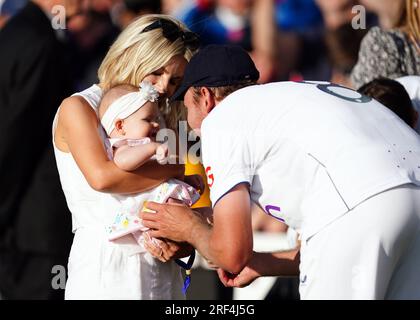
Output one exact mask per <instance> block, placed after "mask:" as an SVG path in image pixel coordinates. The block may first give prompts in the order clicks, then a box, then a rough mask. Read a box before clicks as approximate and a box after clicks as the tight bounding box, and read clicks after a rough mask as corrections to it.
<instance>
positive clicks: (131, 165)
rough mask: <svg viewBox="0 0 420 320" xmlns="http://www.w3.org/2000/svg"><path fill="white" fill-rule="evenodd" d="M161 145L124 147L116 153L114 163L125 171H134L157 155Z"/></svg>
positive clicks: (149, 144)
mask: <svg viewBox="0 0 420 320" xmlns="http://www.w3.org/2000/svg"><path fill="white" fill-rule="evenodd" d="M159 145H160V144H159V143H156V142H151V143H147V144H142V145H138V146H134V147H131V146H128V145H123V146H121V147H118V148H117V149H116V150H115V151H114V163H115V164H116V165H117V167H118V168H120V169H121V170H124V171H134V170H136V169H137V168H139V167H141V166H142V165H143V164H145V163H146V162H147V161H148V160H150V158H151V157H152V156H154V155H155V153H156V150H157V148H158V147H159Z"/></svg>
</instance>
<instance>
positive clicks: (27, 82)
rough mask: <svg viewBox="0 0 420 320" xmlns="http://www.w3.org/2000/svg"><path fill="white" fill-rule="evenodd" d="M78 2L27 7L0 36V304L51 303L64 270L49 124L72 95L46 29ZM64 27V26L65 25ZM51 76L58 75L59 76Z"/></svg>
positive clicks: (44, 0) (66, 243)
mask: <svg viewBox="0 0 420 320" xmlns="http://www.w3.org/2000/svg"><path fill="white" fill-rule="evenodd" d="M83 4H84V0H71V1H69V0H67V1H63V0H33V1H29V2H28V3H27V5H26V6H25V7H24V8H23V9H22V11H20V12H19V13H17V14H16V15H15V16H13V17H12V18H11V19H10V20H9V22H8V23H7V24H6V26H5V27H4V28H3V29H2V30H1V31H0V47H1V50H0V67H1V70H2V71H1V73H0V128H1V129H2V134H1V135H0V146H1V148H0V187H1V190H2V196H1V197H0V292H1V295H2V297H3V298H5V299H55V298H62V297H63V290H54V289H53V288H52V286H51V280H52V277H53V276H54V275H53V274H52V268H53V267H54V266H55V265H60V266H66V264H67V256H68V253H69V248H70V244H71V221H70V215H69V212H68V210H67V206H66V202H65V199H64V196H63V194H62V192H61V190H60V182H59V178H58V174H57V169H56V166H55V163H54V154H53V149H52V146H51V139H52V137H51V123H52V120H53V117H54V114H55V112H56V110H57V108H58V106H59V104H60V101H61V100H62V99H63V98H64V97H66V96H67V95H68V94H69V93H70V92H72V90H73V88H72V82H71V79H69V78H68V75H69V72H68V71H67V70H68V69H67V67H68V65H69V63H68V61H67V59H66V56H67V51H66V49H65V47H64V45H63V43H61V42H60V40H59V38H58V34H59V32H60V31H62V30H54V29H53V26H52V24H51V20H50V19H51V18H50V17H51V10H52V8H53V6H55V5H64V6H65V9H66V10H65V13H66V15H67V19H71V18H70V17H72V16H74V15H76V14H77V13H78V12H80V10H82V8H83ZM69 21H70V20H69ZM57 70H60V72H58V71H57Z"/></svg>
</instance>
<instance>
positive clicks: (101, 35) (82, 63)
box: [67, 0, 120, 90]
mask: <svg viewBox="0 0 420 320" xmlns="http://www.w3.org/2000/svg"><path fill="white" fill-rule="evenodd" d="M89 1H91V2H90V4H91V5H90V8H89V10H86V11H84V12H81V13H80V14H78V15H76V16H74V17H72V19H71V20H70V21H69V22H68V23H67V27H68V30H69V39H68V40H69V42H70V43H71V54H72V59H71V60H72V61H73V62H74V63H73V64H72V66H71V70H72V74H73V77H74V78H75V79H76V84H77V87H76V89H77V90H83V89H85V88H87V87H89V86H90V85H91V84H92V83H94V82H97V81H98V77H97V70H98V68H99V65H100V63H101V61H102V60H103V58H104V57H105V54H106V52H107V51H108V49H109V47H110V46H111V44H112V43H113V41H114V40H115V38H116V37H117V36H118V34H119V33H120V29H119V28H118V26H116V25H114V23H113V20H112V19H111V12H112V8H113V7H114V5H115V0H89Z"/></svg>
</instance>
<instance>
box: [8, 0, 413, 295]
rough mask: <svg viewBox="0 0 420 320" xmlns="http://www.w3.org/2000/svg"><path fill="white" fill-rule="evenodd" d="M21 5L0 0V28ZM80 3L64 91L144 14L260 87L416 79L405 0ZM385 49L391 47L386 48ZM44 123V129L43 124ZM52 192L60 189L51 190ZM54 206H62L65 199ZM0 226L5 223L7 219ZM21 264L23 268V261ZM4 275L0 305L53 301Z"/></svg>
mask: <svg viewBox="0 0 420 320" xmlns="http://www.w3.org/2000/svg"><path fill="white" fill-rule="evenodd" d="M27 2H28V1H27V0H0V30H1V29H2V28H4V27H5V25H6V24H7V23H8V21H9V19H11V18H12V17H13V16H14V15H16V14H17V13H18V12H19V10H21V9H22V8H23V7H24V6H25V5H26V4H27ZM85 2H86V4H85V7H84V11H83V12H79V13H77V15H76V16H73V17H72V19H71V20H68V23H67V26H66V29H64V30H61V31H62V33H61V39H62V42H63V44H65V47H66V55H68V57H67V64H68V70H69V72H70V73H71V74H70V80H71V85H69V87H68V94H70V93H72V92H76V91H80V90H82V89H84V88H87V87H89V86H90V85H91V84H93V83H96V82H97V70H98V67H99V65H100V63H101V61H102V59H103V58H104V56H105V54H106V52H107V51H108V49H109V47H110V45H111V44H112V42H113V41H114V40H115V39H116V37H117V36H118V34H119V33H120V32H121V30H123V29H124V28H125V27H126V26H127V25H129V24H130V22H132V21H133V20H134V19H136V18H138V17H140V16H142V15H145V14H152V13H163V14H168V15H171V16H174V17H176V18H178V19H179V20H181V21H183V22H184V23H185V24H186V25H187V26H188V27H189V28H190V29H191V30H192V31H194V32H196V33H197V34H199V35H200V38H201V43H202V45H206V44H215V43H216V44H237V45H240V46H242V47H243V48H245V49H246V50H247V51H248V52H249V53H250V55H251V57H252V58H253V60H254V62H255V64H256V66H257V68H258V69H259V71H260V75H261V76H260V80H259V81H260V82H261V83H266V82H270V81H281V80H293V81H300V80H318V81H331V82H334V83H337V84H340V85H344V86H347V87H351V88H354V89H359V87H361V86H362V85H365V84H366V83H368V82H370V81H371V80H374V79H375V78H380V77H389V78H397V77H401V76H404V75H418V74H419V72H420V70H419V66H420V62H419V61H420V58H419V56H420V55H419V47H418V44H419V40H420V39H419V32H420V30H419V26H418V18H416V17H410V15H409V13H407V12H408V11H407V7H406V6H407V5H408V3H409V1H406V0H161V1H159V0H90V1H85ZM359 5H361V6H362V7H360V6H359ZM357 6H359V7H357ZM360 10H361V11H360ZM364 10H366V11H364ZM364 13H366V15H364ZM355 26H356V27H355ZM0 35H1V31H0ZM387 36H388V38H386V37H387ZM384 39H385V40H384ZM413 39H414V40H413ZM412 40H413V41H412ZM381 41H382V42H381ZM390 43H395V45H393V46H391V47H392V48H390V49H389V47H390V45H389V44H390ZM5 45H7V44H5V43H2V42H1V37H0V50H3V48H4V47H3V46H5ZM395 48H396V53H395V52H394V51H395ZM387 49H389V51H387ZM393 59H394V60H396V61H397V62H395V61H394V62H395V64H398V67H396V68H393V69H392V70H391V71H389V70H388V69H389V67H390V66H393V63H394V62H393ZM0 90H2V88H0ZM0 94H1V92H0ZM56 106H57V107H58V105H56ZM50 125H51V124H50V123H49V124H48V126H50ZM0 169H1V168H0ZM3 187H4V186H2V188H3ZM58 192H61V190H60V189H59V186H58ZM60 197H61V198H62V195H61V196H60ZM61 198H60V199H61ZM61 200H62V201H63V203H64V199H61ZM63 210H66V209H63ZM2 219H3V217H2ZM68 219H70V213H68ZM60 221H61V223H66V225H65V226H63V228H62V229H60V230H68V232H67V233H68V234H69V236H66V239H65V240H63V241H62V242H60V241H58V242H57V243H59V244H60V246H61V247H60V248H62V253H57V252H56V251H54V254H55V255H57V256H60V258H61V257H62V260H63V261H64V262H63V263H64V264H65V259H66V258H67V256H68V250H69V248H70V244H71V242H70V241H71V239H70V229H71V227H70V221H69V220H68V221H64V219H61V220H60ZM63 221H64V222H63ZM0 222H3V223H4V224H7V222H5V221H1V220H0ZM253 222H254V229H255V230H256V231H263V232H272V233H276V232H286V229H287V228H286V227H285V226H284V225H283V224H281V223H280V222H279V221H276V220H274V219H271V218H269V217H268V216H260V217H255V219H254V221H253ZM6 229H7V228H6V227H0V232H1V233H2V234H1V241H0V244H1V243H3V244H4V243H6V242H7V239H6V240H5V238H6V237H5V236H4V234H5V233H6V231H5V230H6ZM60 232H61V231H60ZM63 232H65V231H63ZM22 250H24V249H22ZM28 250H29V249H28ZM47 251H48V250H47ZM58 251H59V250H58ZM0 256H1V254H0ZM1 257H4V255H3V256H1ZM21 265H22V266H27V265H26V264H25V262H22V263H21ZM28 268H30V267H28ZM8 272H9V271H8V270H4V268H3V269H2V267H1V261H0V292H1V291H2V290H5V291H7V292H8V293H9V294H7V293H3V297H4V298H25V297H29V298H57V297H53V296H43V297H42V296H36V295H31V294H29V293H28V294H26V293H25V292H30V291H31V290H32V292H37V288H32V287H31V288H30V289H28V288H26V287H23V288H22V290H21V291H19V292H16V291H14V290H13V289H11V287H13V283H18V282H19V281H20V280H19V279H14V280H13V281H15V282H13V283H11V280H10V281H3V283H2V277H3V278H4V274H8ZM49 275H50V274H49ZM215 281H217V280H216V278H215ZM5 282H6V284H5ZM286 285H287V286H289V287H290V286H292V288H289V289H286V293H285V294H284V293H283V294H281V296H282V297H286V298H287V297H289V298H296V297H297V291H296V290H297V289H296V288H297V283H292V284H290V283H288V284H286ZM2 286H3V287H2ZM277 286H279V284H277ZM25 290H26V291H25ZM279 290H280V291H281V290H283V292H284V290H285V289H284V287H283V289H281V288H280V289H279ZM220 297H223V298H226V297H229V293H228V295H227V296H226V292H225V293H221V295H220ZM271 297H276V294H275V292H271Z"/></svg>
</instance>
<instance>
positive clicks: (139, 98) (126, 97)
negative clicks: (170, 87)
mask: <svg viewBox="0 0 420 320" xmlns="http://www.w3.org/2000/svg"><path fill="white" fill-rule="evenodd" d="M157 97H158V93H157V91H156V90H155V89H154V88H153V87H152V86H151V85H150V84H148V83H142V84H141V89H140V90H139V88H137V87H134V86H132V85H126V84H122V85H118V86H115V87H113V88H111V89H109V90H108V91H106V92H105V93H104V95H103V97H102V100H101V103H100V105H99V118H100V119H101V124H102V126H103V128H104V129H105V131H106V133H107V134H108V136H109V137H111V138H126V139H142V138H146V137H149V138H154V136H155V135H156V132H157V130H158V129H159V125H158V123H157V119H158V116H159V109H158V105H157Z"/></svg>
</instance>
